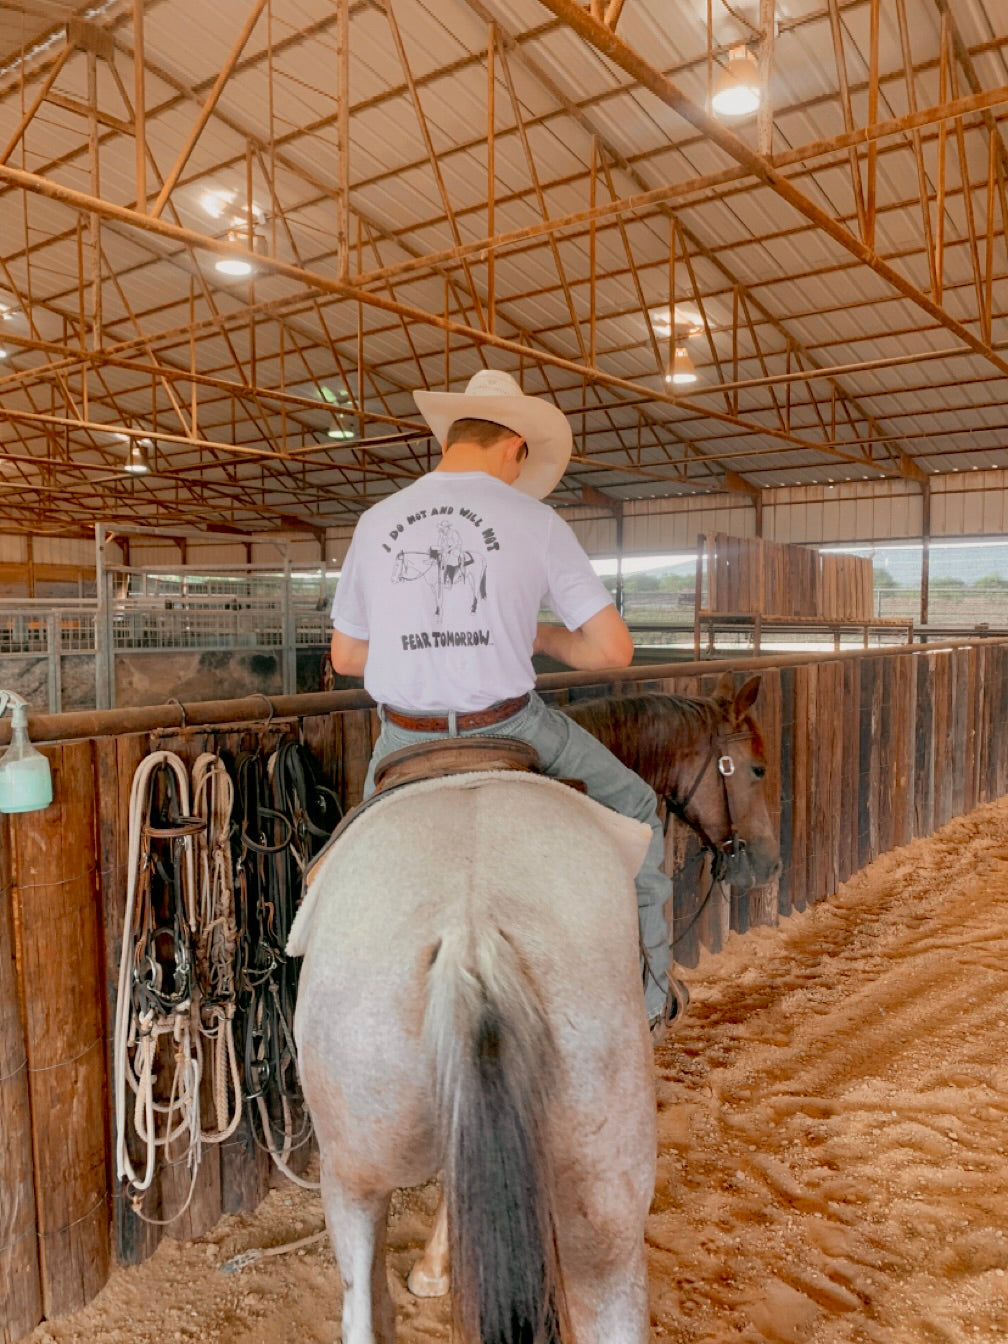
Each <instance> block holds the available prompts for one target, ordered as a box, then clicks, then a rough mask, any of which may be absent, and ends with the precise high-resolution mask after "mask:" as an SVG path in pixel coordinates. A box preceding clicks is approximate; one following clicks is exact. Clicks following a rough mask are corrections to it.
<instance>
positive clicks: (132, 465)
mask: <svg viewBox="0 0 1008 1344" xmlns="http://www.w3.org/2000/svg"><path fill="white" fill-rule="evenodd" d="M153 446H154V445H153V444H152V443H151V441H150V439H134V440H133V442H132V443H131V444H130V449H129V453H128V454H127V455H126V461H125V463H124V465H123V471H126V472H129V474H130V475H131V476H146V474H147V473H148V472H149V471H150V463H149V462H148V461H147V453H146V452H145V451H144V450H145V449H147V448H153Z"/></svg>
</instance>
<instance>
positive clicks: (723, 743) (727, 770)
mask: <svg viewBox="0 0 1008 1344" xmlns="http://www.w3.org/2000/svg"><path fill="white" fill-rule="evenodd" d="M751 738H752V732H751V731H744V732H738V733H725V734H722V733H718V734H712V736H711V739H710V747H709V749H708V751H707V754H706V756H705V757H704V760H703V764H702V765H701V766H700V769H699V770H698V771H697V774H696V777H695V778H694V780H693V783H692V784H691V785H690V787H689V788H688V789H687V790H686V793H685V795H684V796H683V797H682V798H681V799H676V798H673V797H672V796H671V794H666V795H665V807H666V810H667V815H666V820H665V826H666V830H667V829H668V817H669V816H674V817H678V819H679V820H680V821H682V822H684V823H685V824H686V825H687V826H689V828H690V829H691V830H692V831H694V832H695V833H696V834H697V835H698V836H699V837H700V843H701V844H702V845H703V847H704V849H707V850H709V851H710V853H711V854H712V855H713V860H712V863H711V872H712V877H713V881H715V882H720V881H722V880H723V879H724V877H725V874H726V873H727V872H728V870H729V866H730V865H731V864H732V863H734V862H737V861H738V860H739V859H740V858H741V857H742V855H743V854H744V853H745V849H746V843H745V841H744V840H743V839H742V837H741V836H740V835H739V833H738V830H737V829H736V826H735V819H734V816H733V815H732V805H731V791H730V789H729V787H728V781H729V779H731V778H732V776H733V775H734V774H735V761H734V759H733V757H732V756H731V754H730V752H729V750H728V747H729V745H730V743H732V742H742V741H745V740H747V739H751ZM715 764H716V768H717V773H718V778H719V779H720V781H721V789H722V792H723V794H724V805H725V817H726V818H727V822H728V834H727V836H726V837H725V839H724V840H722V841H720V842H719V841H717V840H715V839H713V837H712V836H711V835H710V833H709V832H708V830H707V828H706V827H705V826H704V825H703V823H702V822H701V821H700V820H699V819H698V818H696V817H691V816H687V813H686V809H687V808H688V807H689V805H690V803H691V801H692V800H693V797H694V795H695V794H696V792H697V790H698V789H699V787H700V785H701V783H702V781H703V778H704V776H705V775H706V774H707V771H708V770H709V769H710V768H711V766H712V765H715Z"/></svg>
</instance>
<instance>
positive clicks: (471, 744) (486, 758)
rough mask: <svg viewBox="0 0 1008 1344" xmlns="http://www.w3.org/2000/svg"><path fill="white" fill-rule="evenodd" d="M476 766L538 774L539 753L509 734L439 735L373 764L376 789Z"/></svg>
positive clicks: (467, 770) (465, 771) (470, 770)
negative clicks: (479, 735)
mask: <svg viewBox="0 0 1008 1344" xmlns="http://www.w3.org/2000/svg"><path fill="white" fill-rule="evenodd" d="M477 770H530V771H532V772H533V773H534V774H539V773H541V766H540V763H539V753H538V752H537V751H536V749H535V747H531V746H529V744H528V743H527V742H519V741H516V740H515V739H514V738H511V737H441V738H433V739H431V740H430V741H427V742H416V743H414V744H413V745H412V746H409V747H401V748H400V749H399V750H398V751H391V752H389V754H388V755H387V756H384V757H383V758H382V760H381V761H380V762H379V763H378V765H377V767H376V768H375V776H374V782H375V792H376V793H382V792H385V791H387V790H389V789H394V788H396V787H397V786H398V785H400V784H413V783H416V781H417V780H421V779H440V778H441V777H442V776H443V775H466V774H471V773H473V772H474V771H477Z"/></svg>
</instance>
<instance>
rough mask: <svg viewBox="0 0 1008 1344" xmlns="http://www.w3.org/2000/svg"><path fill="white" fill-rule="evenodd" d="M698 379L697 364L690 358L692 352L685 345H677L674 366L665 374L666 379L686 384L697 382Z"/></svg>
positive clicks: (673, 358) (673, 359)
mask: <svg viewBox="0 0 1008 1344" xmlns="http://www.w3.org/2000/svg"><path fill="white" fill-rule="evenodd" d="M696 380H697V371H696V366H695V365H694V363H693V361H692V359H690V352H689V351H688V350H687V349H686V347H685V346H684V345H677V346H676V348H675V354H674V356H673V357H672V367H671V369H669V370H668V372H667V373H666V374H665V381H666V382H667V383H677V384H679V385H685V384H686V383H695V382H696Z"/></svg>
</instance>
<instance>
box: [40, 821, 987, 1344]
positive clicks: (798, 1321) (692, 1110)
mask: <svg viewBox="0 0 1008 1344" xmlns="http://www.w3.org/2000/svg"><path fill="white" fill-rule="evenodd" d="M686 978H687V979H688V980H689V984H690V988H691V991H692V996H693V1002H692V1005H691V1010H690V1015H689V1018H688V1020H687V1022H686V1023H685V1024H684V1026H683V1028H682V1031H681V1033H680V1034H679V1035H677V1036H676V1037H675V1038H674V1039H672V1040H671V1041H670V1042H669V1043H668V1044H667V1045H665V1046H663V1047H661V1048H660V1049H659V1051H658V1052H657V1056H656V1061H655V1062H656V1069H657V1082H658V1106H659V1117H658V1118H659V1157H658V1182H657V1189H656V1192H655V1199H654V1205H653V1208H652V1213H651V1217H650V1220H649V1222H648V1227H647V1241H648V1254H649V1265H650V1280H651V1302H652V1326H653V1333H654V1337H655V1339H656V1340H668V1341H676V1344H729V1342H731V1341H745V1342H746V1344H760V1342H761V1341H767V1340H769V1341H779V1342H780V1344H791V1342H792V1341H807V1342H808V1344H977V1342H979V1341H983V1344H1006V1341H1008V1156H1006V1149H1008V800H1002V801H1001V802H999V803H996V804H992V805H989V806H985V807H983V808H980V809H979V810H977V811H976V812H973V813H971V814H970V815H969V816H967V817H963V818H961V819H959V820H957V821H955V822H953V823H952V824H951V825H950V826H948V827H946V828H945V829H944V830H943V831H941V832H940V833H939V834H938V835H936V836H933V837H931V838H930V839H928V840H926V841H919V842H916V843H915V844H913V845H910V846H908V847H906V848H904V849H900V850H896V851H894V852H893V853H891V854H888V855H886V856H885V857H884V858H882V859H880V860H879V861H878V862H876V863H875V864H873V865H872V866H871V867H870V868H868V869H866V870H865V871H864V872H862V873H860V874H858V875H857V876H856V877H854V878H853V879H852V880H851V881H850V882H848V883H847V885H846V886H845V887H844V888H843V889H842V890H841V891H840V892H838V893H837V894H836V895H835V896H833V897H832V898H830V899H829V900H828V901H826V902H824V903H822V904H821V905H819V906H817V907H815V908H814V909H812V910H809V911H806V912H805V913H804V914H800V915H794V916H792V917H791V918H789V919H787V920H785V921H784V922H783V923H782V924H781V926H780V927H779V928H773V929H760V930H757V931H755V932H753V933H750V934H748V935H747V936H746V937H745V938H739V937H736V936H734V935H733V936H732V938H731V939H730V940H729V943H728V946H727V948H726V949H725V951H724V952H722V953H721V954H719V955H718V956H716V957H708V958H706V959H705V960H704V962H703V963H702V965H701V966H700V967H699V969H698V970H696V971H693V972H688V973H687V977H686ZM434 1198H435V1193H434V1191H433V1189H431V1188H427V1189H424V1190H421V1191H418V1192H413V1193H411V1194H409V1195H404V1196H402V1197H399V1198H397V1200H396V1201H395V1204H394V1214H393V1218H392V1221H391V1228H390V1247H391V1250H390V1256H389V1270H390V1276H391V1280H392V1283H393V1291H394V1294H395V1298H396V1302H397V1305H398V1310H399V1320H400V1325H399V1338H400V1341H401V1342H402V1344H427V1342H428V1341H447V1340H448V1339H449V1329H448V1323H447V1322H448V1314H447V1306H446V1304H445V1303H444V1302H437V1301H435V1302H430V1301H428V1302H418V1301H416V1300H414V1299H413V1298H411V1297H410V1296H409V1294H408V1293H407V1291H406V1289H405V1286H404V1283H405V1276H406V1273H407V1272H408V1270H409V1267H410V1265H411V1263H412V1261H413V1259H414V1258H415V1256H416V1254H417V1253H418V1251H419V1248H420V1246H421V1243H422V1240H423V1238H424V1236H425V1234H426V1232H427V1230H428V1228H429V1225H430V1217H431V1214H432V1212H433V1206H434ZM321 1222H322V1216H321V1209H320V1205H319V1201H318V1198H317V1196H313V1195H310V1194H308V1193H306V1192H303V1191H300V1190H295V1189H294V1188H292V1187H291V1188H287V1189H283V1190H276V1191H274V1192H273V1193H272V1194H271V1195H270V1196H269V1197H268V1199H267V1200H266V1201H265V1202H264V1204H263V1205H262V1206H261V1207H260V1209H259V1210H258V1211H257V1212H256V1213H255V1214H254V1215H248V1216H242V1217H235V1218H225V1219H224V1220H223V1221H222V1222H221V1223H220V1224H219V1225H218V1227H217V1228H216V1229H215V1230H214V1232H213V1233H212V1234H211V1235H210V1236H208V1237H206V1238H204V1239H203V1240H201V1241H198V1242H195V1243H192V1244H188V1245H180V1244H178V1243H176V1242H173V1241H167V1240H166V1241H164V1242H162V1244H161V1246H160V1247H159V1249H158V1251H157V1253H156V1254H155V1255H154V1256H153V1258H152V1259H151V1260H150V1261H149V1262H148V1263H146V1264H144V1265H142V1266H140V1267H139V1268H136V1269H130V1270H119V1271H117V1272H116V1273H115V1274H113V1276H112V1278H111V1280H110V1281H109V1283H108V1285H107V1286H106V1287H105V1289H104V1290H103V1291H102V1293H101V1294H100V1295H99V1296H98V1297H97V1298H96V1299H95V1301H94V1302H93V1303H91V1304H90V1305H89V1306H88V1307H86V1308H85V1309H84V1310H82V1311H80V1312H78V1313H77V1314H76V1315H74V1316H72V1317H68V1318H66V1319H64V1320H61V1321H56V1322H46V1323H45V1324H43V1325H41V1326H39V1327H38V1329H37V1330H36V1331H35V1332H34V1333H33V1334H32V1335H30V1336H29V1341H30V1344H183V1342H185V1344H188V1342H189V1341H192V1344H197V1342H198V1344H315V1342H316V1341H317V1342H318V1344H333V1341H335V1340H337V1339H338V1337H339V1303H340V1282H339V1275H338V1273H337V1270H336V1267H335V1262H334V1260H333V1256H332V1252H331V1251H330V1249H329V1247H328V1244H321V1245H315V1246H313V1247H311V1248H309V1249H307V1250H303V1251H300V1252H294V1253H291V1254H288V1255H284V1256H278V1257H274V1258H270V1259H264V1260H261V1261H259V1262H258V1263H256V1264H253V1265H251V1266H250V1267H248V1268H247V1269H245V1270H244V1271H242V1272H241V1273H239V1274H222V1273H221V1272H220V1270H219V1266H220V1265H221V1264H222V1263H224V1262H225V1261H227V1260H228V1259H229V1258H230V1257H231V1256H233V1255H235V1254H236V1253H238V1252H240V1251H242V1250H245V1249H246V1248H248V1247H256V1246H275V1245H277V1244H279V1243H281V1242H284V1241H289V1240H293V1239H294V1238H297V1237H300V1236H304V1235H306V1234H308V1233H311V1232H314V1231H316V1230H317V1229H318V1228H319V1227H320V1226H321Z"/></svg>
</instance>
